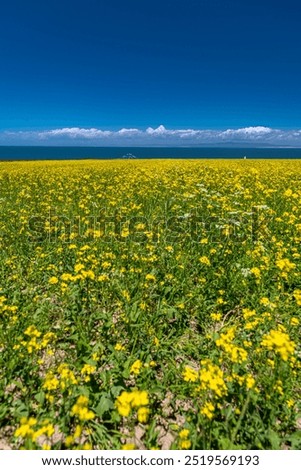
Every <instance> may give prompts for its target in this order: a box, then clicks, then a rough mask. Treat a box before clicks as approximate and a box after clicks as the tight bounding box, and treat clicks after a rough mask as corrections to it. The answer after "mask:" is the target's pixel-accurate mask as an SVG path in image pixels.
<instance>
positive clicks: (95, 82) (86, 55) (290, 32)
mask: <svg viewBox="0 0 301 470" xmlns="http://www.w3.org/2000/svg"><path fill="white" fill-rule="evenodd" d="M300 10H301V7H300V4H299V3H298V2H297V1H296V0H295V1H293V0H286V1H285V2H275V1H273V2H272V1H267V0H262V1H257V0H254V1H252V2H251V1H246V0H244V1H242V0H240V1H237V0H228V1H227V0H186V2H184V1H182V0H181V1H180V0H160V1H159V0H153V1H152V2H149V1H145V0H124V1H121V0H110V1H108V0H105V1H104V0H85V2H84V1H78V0H73V1H69V0H52V1H51V2H42V1H41V0H39V1H35V0H28V1H24V0H11V1H10V2H8V1H7V2H4V1H3V2H2V4H1V16H0V44H1V50H0V60H1V62H0V63H1V73H0V144H2V145H4V144H32V143H42V144H43V145H45V144H47V143H49V144H55V143H59V144H70V145H76V144H78V143H80V144H81V143H85V145H89V143H91V145H116V144H120V145H123V144H140V145H141V144H143V143H144V142H145V143H146V144H147V145H152V143H154V144H156V145H158V144H160V143H162V144H164V145H168V144H169V143H170V144H177V145H181V144H182V143H184V144H188V145H191V144H197V143H199V144H200V145H203V144H206V142H210V143H214V142H217V143H218V142H229V143H231V142H232V141H233V140H234V141H235V142H237V140H238V141H240V140H241V142H244V141H247V142H250V141H251V142H253V141H254V143H256V144H260V143H262V142H263V143H267V141H268V143H269V142H270V143H271V144H273V145H277V144H279V145H286V144H287V145H301V132H299V130H300V129H301V87H300V83H301V36H300V32H299V31H300V25H299V18H300ZM120 131H121V132H120ZM204 131H206V132H204Z"/></svg>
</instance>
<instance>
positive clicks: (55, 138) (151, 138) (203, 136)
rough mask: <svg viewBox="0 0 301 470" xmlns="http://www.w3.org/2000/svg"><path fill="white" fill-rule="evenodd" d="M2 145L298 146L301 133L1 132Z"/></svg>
mask: <svg viewBox="0 0 301 470" xmlns="http://www.w3.org/2000/svg"><path fill="white" fill-rule="evenodd" d="M0 144H2V145H22V144H23V145H39V144H40V145H41V144H43V145H95V146H96V145H98V146H102V145H104V146H110V145H112V146H114V145H117V146H118V145H120V146H123V145H124V146H126V145H129V146H131V145H133V146H135V145H140V146H152V145H170V146H177V145H179V146H181V145H192V146H193V145H195V146H206V145H242V146H243V145H250V146H251V145H256V146H260V145H262V146H265V145H266V146H269V145H270V146H273V145H279V146H295V147H298V146H301V129H293V130H281V129H273V128H270V127H264V126H250V127H243V128H238V129H231V128H229V129H225V130H216V129H167V128H166V127H165V126H163V125H160V126H158V127H157V128H153V127H147V128H146V129H145V130H143V129H138V128H122V129H119V130H115V131H112V130H102V129H98V128H94V127H92V128H80V127H64V128H58V129H49V130H43V131H41V130H39V131H38V130H37V131H34V130H33V131H2V132H0Z"/></svg>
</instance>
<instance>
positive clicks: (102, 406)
mask: <svg viewBox="0 0 301 470" xmlns="http://www.w3.org/2000/svg"><path fill="white" fill-rule="evenodd" d="M113 408H114V403H113V402H112V400H110V398H108V396H107V394H104V395H102V397H101V398H100V400H99V403H98V405H97V407H96V408H95V413H96V414H97V416H100V417H102V416H103V414H104V413H105V412H106V411H109V410H111V409H113Z"/></svg>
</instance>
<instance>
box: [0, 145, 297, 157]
mask: <svg viewBox="0 0 301 470" xmlns="http://www.w3.org/2000/svg"><path fill="white" fill-rule="evenodd" d="M244 156H246V157H247V158H256V159H260V158H263V159H266V158H272V159H279V158H282V159H286V158H288V159H299V158H301V148H229V147H227V148H224V147H207V148H206V147H198V148H196V147H190V148H188V147H185V148H184V147H174V148H172V147H3V146H0V160H73V159H74V160H79V159H89V158H92V159H101V160H104V159H119V158H139V159H142V158H146V159H151V158H204V159H206V158H239V159H242V158H244Z"/></svg>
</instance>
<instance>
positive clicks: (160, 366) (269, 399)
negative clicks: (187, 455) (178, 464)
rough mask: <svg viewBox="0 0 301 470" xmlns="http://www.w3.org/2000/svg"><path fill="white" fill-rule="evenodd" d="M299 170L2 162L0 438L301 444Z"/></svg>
mask: <svg viewBox="0 0 301 470" xmlns="http://www.w3.org/2000/svg"><path fill="white" fill-rule="evenodd" d="M300 242H301V163H300V162H299V161H280V160H278V161H270V160H265V161H262V160H261V161H250V160H247V161H246V160H242V161H238V160H228V161H226V160H224V161H205V160H203V161H197V160H185V161H184V160H149V161H146V160H144V161H143V160H141V161H139V160H137V161H135V160H132V161H91V160H86V161H68V162H67V161H62V162H58V161H56V162H3V163H0V326H1V328H0V443H1V445H2V446H3V447H6V448H12V449H301V403H300V384H301V370H300V364H301V363H300V359H301V352H300V320H301V277H300V269H301V259H300V258H301V250H300Z"/></svg>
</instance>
